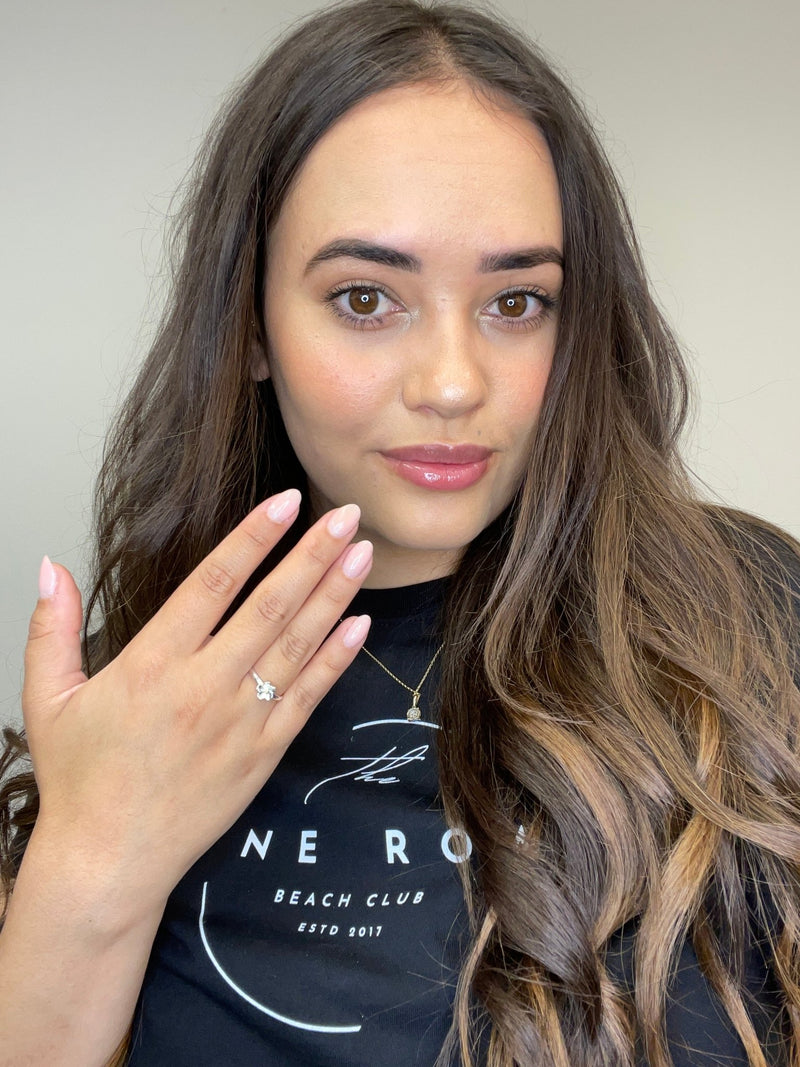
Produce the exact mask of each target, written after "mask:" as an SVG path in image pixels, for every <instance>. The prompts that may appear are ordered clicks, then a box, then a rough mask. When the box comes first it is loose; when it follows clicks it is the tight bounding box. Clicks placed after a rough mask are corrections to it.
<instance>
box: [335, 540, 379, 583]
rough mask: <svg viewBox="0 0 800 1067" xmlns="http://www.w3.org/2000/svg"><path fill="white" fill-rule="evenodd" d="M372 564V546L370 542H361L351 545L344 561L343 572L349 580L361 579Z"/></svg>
mask: <svg viewBox="0 0 800 1067" xmlns="http://www.w3.org/2000/svg"><path fill="white" fill-rule="evenodd" d="M371 562H372V544H371V542H369V541H359V542H358V544H356V545H350V547H349V548H348V550H347V551H346V552H345V554H344V559H343V560H342V570H343V571H344V573H345V574H346V575H347V577H348V578H360V577H361V575H362V574H363V573H364V572H365V571H366V569H367V567H369V565H370V563H371Z"/></svg>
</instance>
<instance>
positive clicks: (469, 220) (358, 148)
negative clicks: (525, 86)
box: [273, 82, 561, 252]
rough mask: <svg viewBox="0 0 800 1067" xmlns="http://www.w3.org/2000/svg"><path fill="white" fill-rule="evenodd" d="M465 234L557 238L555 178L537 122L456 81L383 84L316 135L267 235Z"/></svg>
mask: <svg viewBox="0 0 800 1067" xmlns="http://www.w3.org/2000/svg"><path fill="white" fill-rule="evenodd" d="M281 232H283V235H284V236H291V239H292V242H293V243H294V244H295V245H297V244H298V243H299V244H302V246H303V252H306V251H308V249H309V247H310V245H311V244H315V245H320V244H322V243H323V242H324V241H325V240H328V239H331V238H334V237H340V236H342V235H343V234H349V235H360V236H375V235H376V234H378V233H380V234H381V235H382V236H384V237H387V238H388V237H390V236H391V235H392V234H396V235H397V236H398V237H405V238H406V239H407V240H408V239H420V240H422V239H424V238H430V239H432V240H436V239H437V238H438V239H447V238H449V239H450V240H451V241H455V240H457V239H458V238H459V237H463V238H465V239H466V238H467V237H469V238H470V239H471V240H472V241H473V243H474V242H476V241H477V242H479V243H480V242H481V240H482V237H481V234H485V238H484V239H485V241H486V242H488V244H489V245H490V246H491V247H492V248H494V247H500V246H501V245H502V244H503V243H509V244H515V245H516V244H519V242H520V240H524V241H528V242H531V243H546V244H551V245H554V246H556V247H560V246H561V206H560V198H559V193H558V183H557V179H556V175H555V171H554V168H553V164H552V160H551V157H550V152H549V150H548V147H547V143H546V141H545V139H544V137H543V135H542V133H541V132H540V130H539V129H538V128H537V127H536V126H535V125H534V124H533V123H532V122H530V121H529V120H528V119H527V118H525V117H524V116H522V115H520V114H519V113H517V112H515V111H513V110H511V109H510V108H505V107H502V106H500V105H499V104H498V103H495V102H493V101H490V100H488V99H487V98H485V97H484V96H483V95H478V94H476V93H475V91H473V89H472V88H471V87H470V86H468V85H466V84H465V83H462V82H457V83H453V84H448V85H446V86H444V87H442V86H431V85H428V84H421V85H410V86H402V87H399V88H396V89H389V90H386V91H384V92H381V93H377V94H375V95H374V96H371V97H368V98H367V99H366V100H363V101H361V102H360V103H359V104H357V105H356V106H355V107H354V108H352V109H351V110H350V111H348V112H347V113H346V114H345V115H344V116H343V117H342V118H341V119H339V120H338V121H337V122H336V123H335V124H334V125H333V126H332V127H331V128H330V129H329V130H328V131H326V133H325V134H324V135H323V136H322V137H321V138H320V140H319V141H318V142H317V143H316V144H315V146H314V147H313V149H312V150H311V152H310V153H309V155H308V156H307V158H306V160H305V161H304V163H303V165H302V167H301V169H300V171H299V173H298V175H297V177H296V178H295V181H294V183H293V185H292V188H291V189H290V192H289V194H288V196H287V198H286V201H285V203H284V206H283V209H282V211H281V215H280V218H279V220H278V226H277V227H276V230H275V231H274V234H273V236H275V237H276V238H279V237H280V234H281Z"/></svg>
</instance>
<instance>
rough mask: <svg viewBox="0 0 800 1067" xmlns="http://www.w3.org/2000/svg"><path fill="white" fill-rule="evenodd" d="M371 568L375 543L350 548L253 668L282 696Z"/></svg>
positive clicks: (339, 617)
mask: <svg viewBox="0 0 800 1067" xmlns="http://www.w3.org/2000/svg"><path fill="white" fill-rule="evenodd" d="M371 567H372V544H371V543H370V542H369V541H359V542H357V543H356V544H353V545H350V546H349V548H348V549H347V550H346V551H345V552H344V553H343V554H342V556H341V557H340V559H339V560H338V561H337V566H335V567H331V569H330V570H329V571H328V573H327V574H326V575H325V577H324V578H323V580H322V581H321V582H320V584H319V585H318V586H317V588H316V589H315V590H314V592H313V593H312V594H311V596H310V597H309V598H308V600H307V601H306V602H305V604H303V606H302V607H301V608H300V610H299V611H298V612H297V614H296V615H295V616H294V618H293V619H292V620H291V621H290V622H289V623H288V625H287V626H286V628H285V629H284V630H283V631H282V632H281V634H280V635H279V636H278V639H277V640H276V641H275V643H274V644H273V645H272V646H271V647H270V648H269V649H267V651H266V652H265V653H264V655H263V656H261V657H260V659H258V660H257V661H256V663H255V664H254V666H253V668H252V669H253V670H255V672H256V674H258V675H259V676H260V677H261V678H265V679H268V680H269V681H270V682H271V683H272V684H273V685H275V686H276V688H277V691H278V692H279V693H283V692H284V691H285V690H286V689H288V687H289V686H290V685H291V684H292V682H293V681H294V680H295V678H296V677H297V676H298V674H299V673H300V671H301V670H302V669H303V668H304V667H305V665H306V664H307V663H308V662H309V660H310V659H311V657H312V656H313V655H314V653H315V652H316V651H317V649H318V648H319V647H320V646H321V644H322V642H323V641H324V640H325V638H326V637H327V636H328V634H329V633H330V632H331V630H332V629H333V627H334V626H335V624H336V623H337V622H340V621H341V619H342V616H343V615H344V613H345V612H346V610H347V607H348V605H349V604H350V601H351V600H352V599H353V597H354V596H355V594H356V593H357V592H358V590H359V588H360V587H361V584H362V582H363V581H364V579H365V578H366V576H367V575H368V574H369V571H370V568H371Z"/></svg>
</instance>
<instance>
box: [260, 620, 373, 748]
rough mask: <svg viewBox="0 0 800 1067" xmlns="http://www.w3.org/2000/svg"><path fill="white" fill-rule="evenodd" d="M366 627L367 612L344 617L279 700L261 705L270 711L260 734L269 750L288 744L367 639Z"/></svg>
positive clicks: (367, 630)
mask: <svg viewBox="0 0 800 1067" xmlns="http://www.w3.org/2000/svg"><path fill="white" fill-rule="evenodd" d="M369 627H370V617H369V615H359V616H358V617H357V618H349V619H345V620H344V622H343V623H342V624H341V625H340V626H337V628H336V629H335V630H334V632H333V633H332V634H331V636H330V637H329V638H328V640H327V641H326V642H325V643H324V644H323V645H322V647H321V648H320V649H319V650H318V651H317V653H316V654H315V655H314V656H313V657H312V659H311V660H310V661H309V663H308V665H307V666H306V668H305V670H304V671H302V673H301V674H300V675H298V677H297V679H296V680H295V681H294V682H293V684H292V685H291V686H290V687H289V689H288V690H287V691H286V693H285V694H284V695H283V699H282V700H281V701H280V702H279V703H275V704H267V705H265V706H266V707H267V708H269V709H270V711H269V713H268V715H267V718H266V721H265V723H264V730H263V733H262V737H263V739H264V741H265V743H266V744H267V745H268V746H269V749H270V750H273V749H274V748H275V747H277V748H278V750H279V751H283V750H285V749H286V748H288V747H289V745H290V744H291V743H292V741H293V740H294V738H295V737H296V736H297V734H298V733H299V731H300V730H301V729H302V727H303V726H304V725H305V723H306V722H307V721H308V718H309V716H310V715H311V713H312V712H313V710H314V708H316V706H317V705H318V704H319V702H320V701H321V700H322V698H323V697H324V696H325V694H326V693H327V692H328V691H329V690H330V689H331V687H332V686H333V685H334V684H335V683H336V682H337V681H338V680H339V678H341V676H342V675H343V674H344V672H345V671H346V670H347V668H348V667H349V666H350V664H351V663H352V662H353V660H354V659H355V658H356V656H357V655H358V652H359V649H360V648H361V646H362V645H363V644H364V642H365V641H366V639H367V634H368V633H369ZM244 684H246V683H244ZM246 699H248V698H247V697H246ZM249 699H252V696H250V697H249Z"/></svg>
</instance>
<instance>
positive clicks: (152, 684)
mask: <svg viewBox="0 0 800 1067" xmlns="http://www.w3.org/2000/svg"><path fill="white" fill-rule="evenodd" d="M126 658H129V659H130V666H131V668H132V677H133V680H134V683H135V686H136V689H138V690H139V691H140V692H143V693H152V692H153V691H154V690H156V689H159V688H160V687H161V686H162V685H163V684H164V680H165V677H166V673H167V659H166V657H165V655H164V654H163V652H161V651H160V650H159V649H155V648H154V649H147V650H146V651H138V650H137V651H136V652H135V653H133V654H131V655H130V656H129V657H126Z"/></svg>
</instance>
